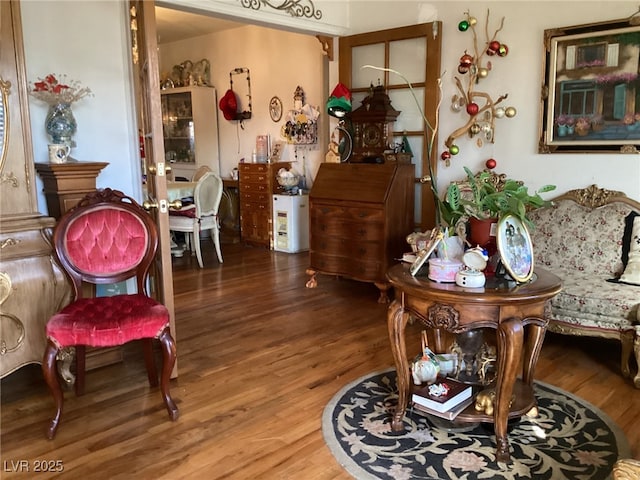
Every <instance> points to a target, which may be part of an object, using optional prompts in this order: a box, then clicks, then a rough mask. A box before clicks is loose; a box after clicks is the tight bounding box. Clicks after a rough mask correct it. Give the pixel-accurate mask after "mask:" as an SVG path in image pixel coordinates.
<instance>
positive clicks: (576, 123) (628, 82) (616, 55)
mask: <svg viewBox="0 0 640 480" xmlns="http://www.w3.org/2000/svg"><path fill="white" fill-rule="evenodd" d="M639 20H640V18H639V17H637V16H636V15H632V16H631V17H629V18H626V19H620V20H612V21H608V22H602V23H591V24H585V25H576V26H570V27H564V28H555V29H548V30H545V32H544V59H543V62H544V78H543V82H542V95H541V106H540V140H539V146H538V152H539V153H572V152H574V153H579V152H591V153H598V152H599V153H637V152H638V146H640V75H638V72H639V69H640V25H639V23H640V22H639Z"/></svg>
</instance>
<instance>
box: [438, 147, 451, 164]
mask: <svg viewBox="0 0 640 480" xmlns="http://www.w3.org/2000/svg"><path fill="white" fill-rule="evenodd" d="M440 158H441V159H442V160H444V161H445V162H446V161H447V160H449V159H450V158H451V154H450V153H449V152H448V151H446V150H445V151H444V152H442V153H441V154H440Z"/></svg>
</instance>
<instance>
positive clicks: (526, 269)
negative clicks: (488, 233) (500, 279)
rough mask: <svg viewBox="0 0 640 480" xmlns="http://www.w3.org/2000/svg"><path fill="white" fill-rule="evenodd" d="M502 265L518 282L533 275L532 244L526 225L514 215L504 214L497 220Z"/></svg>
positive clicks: (497, 240) (497, 239)
mask: <svg viewBox="0 0 640 480" xmlns="http://www.w3.org/2000/svg"><path fill="white" fill-rule="evenodd" d="M496 242H497V244H498V252H499V254H500V259H501V260H502V265H503V266H504V268H505V270H506V271H507V273H509V275H511V277H512V278H513V279H514V280H515V281H516V282H518V283H524V282H527V281H529V279H530V278H531V276H532V275H533V245H532V243H531V236H530V235H529V230H527V226H526V225H525V224H524V223H522V221H521V220H520V219H519V218H518V217H516V216H515V215H505V216H504V217H502V218H501V219H500V221H499V222H498V232H497V234H496Z"/></svg>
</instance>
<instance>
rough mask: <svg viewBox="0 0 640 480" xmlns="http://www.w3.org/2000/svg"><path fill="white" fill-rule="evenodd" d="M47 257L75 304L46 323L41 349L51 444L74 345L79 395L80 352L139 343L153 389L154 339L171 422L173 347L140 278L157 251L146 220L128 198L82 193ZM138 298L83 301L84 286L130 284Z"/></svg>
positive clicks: (164, 314)
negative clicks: (66, 353)
mask: <svg viewBox="0 0 640 480" xmlns="http://www.w3.org/2000/svg"><path fill="white" fill-rule="evenodd" d="M53 246H54V252H55V255H56V258H57V260H58V262H59V263H60V265H61V267H62V268H63V269H64V270H65V271H66V273H67V275H68V277H69V279H70V280H71V283H72V286H73V290H74V297H73V298H74V300H73V301H72V302H71V303H70V304H69V305H67V306H66V307H64V308H62V310H60V311H59V312H58V313H56V314H55V315H53V316H52V317H51V318H50V319H49V321H48V322H47V325H46V333H47V348H46V351H45V354H44V359H43V362H42V371H43V373H44V378H45V380H46V382H47V385H48V386H49V389H50V390H51V393H52V394H53V397H54V400H55V403H56V414H55V416H54V418H53V419H52V420H51V423H50V425H49V428H48V430H47V437H48V438H49V439H52V438H53V437H54V436H55V434H56V431H57V429H58V425H59V424H60V419H61V416H62V404H63V401H64V396H63V393H62V389H61V387H60V381H59V378H58V374H57V368H56V356H57V355H58V353H59V352H60V350H61V349H63V348H67V347H76V385H75V387H76V395H82V394H83V393H84V376H85V368H84V367H85V366H84V358H85V346H92V347H112V346H116V345H123V344H125V343H127V342H130V341H133V340H141V342H142V345H143V350H144V356H145V363H146V368H147V374H148V378H149V383H150V384H151V386H153V387H155V386H157V385H158V373H157V370H156V366H155V361H154V358H153V344H152V342H153V340H154V339H157V340H159V342H160V345H161V347H162V354H163V367H162V376H161V380H160V390H161V393H162V398H163V400H164V403H165V405H166V408H167V411H168V412H169V417H170V418H171V420H176V419H177V418H178V408H177V407H176V404H175V403H174V401H173V399H172V398H171V395H170V393H169V382H170V376H171V371H172V370H173V366H174V364H175V361H176V346H175V342H174V340H173V338H172V336H171V333H170V331H169V311H168V310H167V308H166V307H165V306H164V305H162V304H161V303H159V302H157V301H156V300H154V299H153V298H151V297H149V296H148V294H147V290H146V285H147V277H148V274H149V268H150V267H151V265H152V263H153V261H154V257H155V254H156V249H157V246H158V234H157V230H156V226H155V224H154V222H153V219H152V218H151V216H150V215H149V214H148V213H147V212H146V211H144V209H142V207H140V205H138V204H137V203H136V202H135V200H133V199H132V198H130V197H127V196H126V195H124V194H123V193H122V192H119V191H117V190H111V189H108V188H107V189H104V190H98V191H96V192H92V193H90V194H89V195H87V196H86V197H85V198H84V199H83V200H81V201H80V202H79V203H78V205H77V206H76V207H74V208H73V209H71V210H69V211H68V212H67V213H66V214H65V215H64V216H63V217H62V218H61V219H60V221H59V222H58V224H57V225H56V227H55V229H54V232H53ZM134 277H135V279H136V282H137V293H132V294H122V295H114V296H109V297H85V292H84V290H85V289H83V285H82V283H83V282H88V283H90V284H111V283H116V282H121V281H123V280H126V279H129V278H134Z"/></svg>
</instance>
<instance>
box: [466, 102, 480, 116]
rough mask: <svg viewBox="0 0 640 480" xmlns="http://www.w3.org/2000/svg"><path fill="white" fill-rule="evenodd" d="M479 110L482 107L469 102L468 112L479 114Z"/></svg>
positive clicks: (472, 114)
mask: <svg viewBox="0 0 640 480" xmlns="http://www.w3.org/2000/svg"><path fill="white" fill-rule="evenodd" d="M479 110H480V107H479V106H478V104H477V103H475V102H471V103H469V104H467V113H468V114H469V115H471V116H474V115H477V114H478V111H479Z"/></svg>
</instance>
